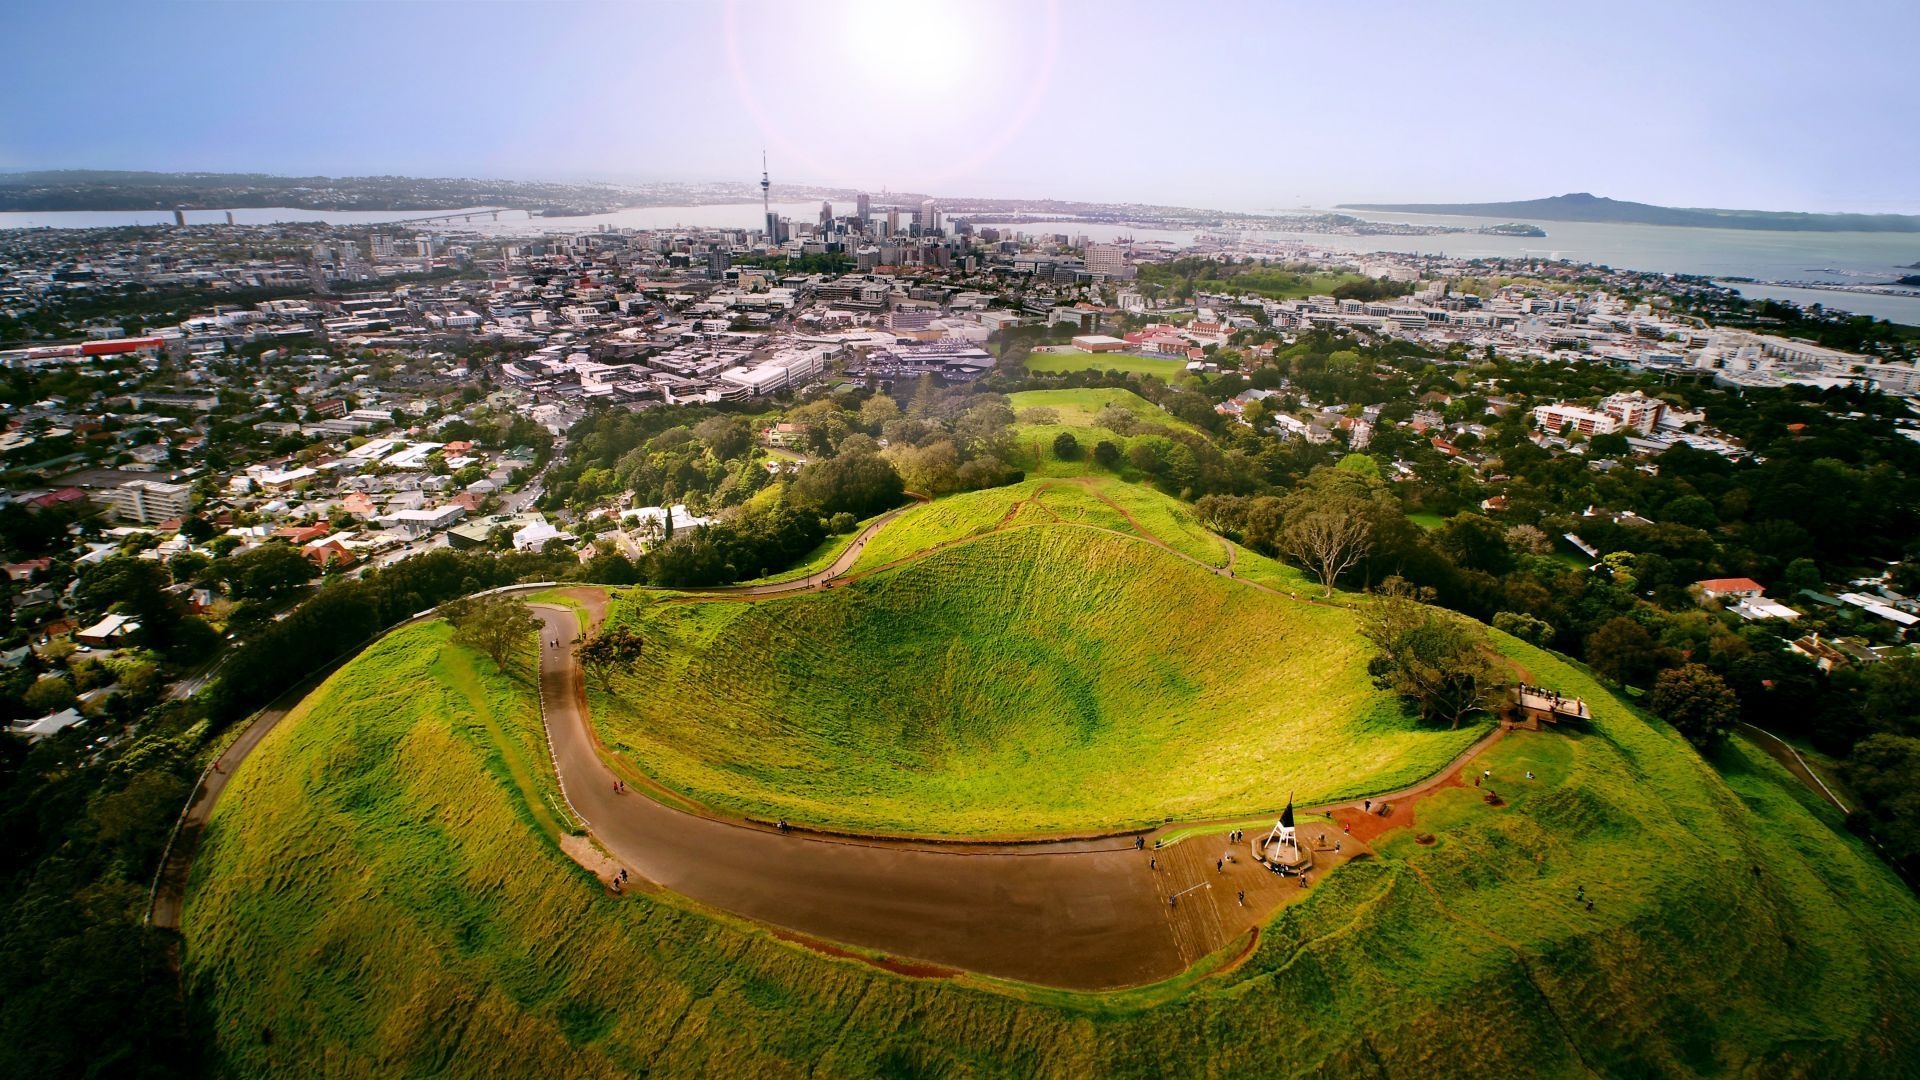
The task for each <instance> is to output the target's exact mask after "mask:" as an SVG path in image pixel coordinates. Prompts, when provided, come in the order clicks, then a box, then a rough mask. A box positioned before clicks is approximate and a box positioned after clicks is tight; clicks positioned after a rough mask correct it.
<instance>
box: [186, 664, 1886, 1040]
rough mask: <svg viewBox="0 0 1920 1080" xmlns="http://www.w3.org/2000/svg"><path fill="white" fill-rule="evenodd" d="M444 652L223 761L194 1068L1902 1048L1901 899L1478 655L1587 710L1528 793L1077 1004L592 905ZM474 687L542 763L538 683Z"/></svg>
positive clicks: (1769, 798)
mask: <svg viewBox="0 0 1920 1080" xmlns="http://www.w3.org/2000/svg"><path fill="white" fill-rule="evenodd" d="M443 633H444V630H441V629H438V628H435V627H431V626H429V627H414V628H408V629H405V630H401V631H398V632H396V633H395V634H394V635H392V636H390V637H389V638H387V639H386V640H385V641H384V642H382V643H381V644H378V645H376V646H374V647H373V648H371V649H369V650H368V651H367V652H366V653H364V654H363V655H362V656H361V657H359V658H357V659H356V660H354V661H352V662H351V663H349V664H348V665H347V666H346V667H345V668H343V669H342V671H341V672H339V673H338V674H336V675H335V676H334V677H333V678H332V679H330V680H329V681H328V682H327V683H326V684H325V685H323V686H322V687H321V689H320V690H318V691H316V693H315V695H314V696H313V697H312V698H311V699H310V701H309V702H308V703H307V704H305V705H303V706H301V707H300V708H298V709H297V710H296V711H295V712H294V714H293V715H291V716H289V717H288V719H287V720H286V721H283V722H282V724H281V725H280V726H279V728H277V729H276V730H275V731H274V732H273V733H272V734H271V735H270V736H269V737H268V738H267V739H266V740H265V741H264V742H263V743H262V744H261V746H260V747H259V748H258V749H257V750H256V751H255V752H254V755H253V756H250V757H249V759H248V760H247V761H246V763H245V764H244V765H243V766H242V767H241V768H240V769H239V770H237V771H236V773H235V775H234V778H233V782H232V785H231V786H230V787H229V789H228V791H227V793H226V795H225V797H224V798H223V799H222V801H221V803H220V806H219V808H218V810H217V811H216V813H215V815H214V821H213V827H212V828H211V829H210V831H209V832H208V834H207V836H206V840H205V843H204V845H203V846H202V848H201V851H200V855H199V859H198V861H197V863H196V865H195V868H194V874H193V878H192V882H191V887H190V891H189V895H188V904H187V908H186V917H185V926H184V930H183V936H182V951H181V961H182V966H183V981H184V985H185V988H186V991H187V993H188V995H189V997H190V1004H191V1006H192V1009H193V1013H194V1015H196V1016H199V1017H202V1018H204V1019H203V1023H204V1037H205V1039H206V1046H207V1053H208V1056H209V1061H208V1065H209V1071H210V1072H212V1073H215V1074H218V1075H235V1076H263V1075H286V1074H317V1073H325V1074H327V1075H331V1076H389V1075H421V1074H434V1075H446V1076H454V1077H491V1076H499V1075H542V1076H561V1075H564V1076H578V1077H612V1076H632V1075H655V1076H681V1075H734V1076H791V1075H814V1076H883V1075H885V1076H905V1075H917V1076H947V1075H971V1076H1006V1077H1036V1076H1037V1077H1080V1076H1140V1077H1147V1076H1198V1075H1218V1076H1241V1075H1273V1074H1275V1073H1276V1072H1285V1073H1287V1074H1327V1075H1365V1076H1378V1075H1467V1074H1474V1075H1570V1074H1587V1073H1599V1074H1603V1075H1614V1076H1621V1075H1633V1076H1697V1075H1702V1074H1725V1073H1743V1074H1763V1075H1807V1076H1890V1075H1899V1074H1901V1073H1903V1072H1905V1071H1907V1069H1908V1066H1909V1065H1910V1064H1911V1062H1912V1061H1914V1060H1915V1055H1916V1054H1920V1033H1916V1030H1915V1029H1914V1027H1913V1026H1912V1025H1911V1024H1910V1023H1909V1022H1908V1020H1909V1018H1910V1017H1911V1015H1912V1014H1913V1011H1914V1010H1915V1008H1916V1007H1920V903H1916V901H1915V899H1914V897H1913V896H1912V894H1911V893H1909V892H1908V891H1907V890H1906V889H1904V888H1903V887H1902V886H1901V885H1900V884H1899V883H1898V882H1897V880H1895V879H1894V877H1893V875H1892V874H1891V873H1890V872H1888V871H1887V870H1886V869H1885V867H1884V866H1882V865H1880V864H1879V863H1877V862H1875V861H1874V860H1873V859H1872V858H1871V857H1870V856H1869V855H1867V854H1866V852H1865V851H1864V849H1863V848H1862V846H1861V843H1860V842H1859V841H1858V840H1857V839H1855V838H1853V837H1851V836H1848V835H1846V834H1844V833H1842V832H1838V831H1835V830H1834V829H1833V828H1832V823H1831V819H1830V818H1827V817H1823V816H1822V813H1821V811H1820V810H1819V807H1818V804H1817V802H1810V801H1809V799H1808V797H1807V793H1806V792H1805V790H1804V788H1799V787H1798V785H1797V784H1796V783H1795V782H1794V781H1793V780H1792V779H1791V778H1790V777H1789V776H1787V774H1786V773H1785V772H1784V770H1781V769H1780V768H1779V767H1778V766H1777V765H1776V764H1774V763H1773V762H1772V761H1770V760H1769V759H1767V758H1766V757H1765V755H1764V754H1761V753H1759V752H1758V751H1754V750H1752V749H1751V748H1746V749H1742V748H1740V746H1739V744H1737V743H1736V744H1734V746H1733V748H1731V749H1730V750H1729V751H1727V752H1723V753H1722V754H1720V755H1716V757H1715V759H1714V765H1715V766H1717V767H1718V768H1717V771H1716V768H1715V767H1713V766H1710V765H1709V764H1708V763H1707V762H1704V761H1702V760H1701V759H1700V758H1699V756H1698V755H1696V754H1694V753H1693V752H1692V751H1691V750H1690V749H1689V748H1687V747H1686V746H1685V745H1684V743H1683V742H1682V741H1681V740H1679V739H1678V737H1677V736H1675V735H1674V734H1673V733H1672V732H1671V731H1669V730H1667V729H1666V728H1665V727H1664V726H1663V725H1658V724H1655V723H1650V722H1648V721H1647V720H1645V719H1644V718H1642V717H1640V716H1639V715H1638V714H1637V713H1636V712H1635V711H1634V710H1633V709H1632V708H1631V707H1630V706H1628V705H1626V704H1625V703H1622V702H1620V701H1618V700H1616V699H1614V698H1612V697H1611V696H1610V695H1608V694H1607V693H1606V692H1605V691H1604V690H1603V689H1602V688H1600V687H1599V686H1598V685H1596V684H1593V683H1592V682H1591V681H1590V680H1588V679H1587V678H1586V677H1585V676H1584V675H1583V674H1582V673H1580V671H1579V670H1578V669H1577V668H1576V667H1574V666H1573V665H1570V664H1567V663H1565V662H1564V661H1562V660H1561V659H1560V658H1558V657H1554V656H1552V655H1550V654H1547V653H1544V652H1541V651H1539V650H1536V649H1532V648H1530V647H1527V646H1524V645H1520V644H1519V643H1517V642H1514V641H1512V640H1511V639H1506V638H1504V637H1502V638H1499V639H1498V640H1499V641H1500V645H1501V648H1502V649H1503V651H1506V652H1508V653H1509V654H1510V655H1512V656H1514V657H1515V658H1516V659H1518V660H1520V661H1521V662H1522V663H1524V664H1525V665H1526V666H1527V667H1528V668H1529V670H1531V671H1533V672H1535V674H1536V678H1537V679H1538V680H1539V681H1542V682H1545V683H1547V684H1548V685H1552V686H1556V687H1558V688H1560V689H1562V690H1565V691H1567V692H1571V693H1578V694H1583V695H1589V701H1590V703H1591V704H1592V706H1593V711H1594V722H1593V725H1592V727H1591V729H1589V730H1585V731H1573V732H1568V733H1561V732H1547V733H1541V734H1537V735H1535V734H1527V733H1519V734H1515V735H1510V736H1509V737H1508V738H1507V739H1506V740H1504V741H1503V742H1501V743H1500V744H1498V745H1497V746H1496V747H1495V748H1494V750H1493V751H1492V752H1491V753H1490V754H1489V755H1488V757H1487V766H1486V767H1492V768H1494V769H1495V774H1496V777H1506V776H1508V775H1509V774H1510V771H1511V770H1512V769H1516V768H1517V769H1524V768H1527V767H1536V766H1537V767H1536V769H1535V771H1536V773H1537V775H1538V776H1539V777H1540V779H1539V780H1538V781H1537V784H1536V786H1532V787H1527V788H1525V789H1524V790H1523V789H1510V788H1509V787H1507V786H1502V788H1501V791H1502V794H1503V795H1505V794H1509V792H1510V791H1511V793H1512V796H1513V801H1512V802H1511V804H1510V805H1509V806H1507V807H1505V808H1502V809H1493V808H1490V807H1486V806H1485V805H1484V804H1479V803H1474V802H1472V801H1471V800H1470V799H1468V800H1465V801H1463V802H1462V803H1461V805H1459V806H1456V807H1453V808H1451V809H1450V810H1447V811H1445V812H1443V811H1442V810H1440V809H1437V808H1436V809H1432V810H1431V812H1429V808H1428V807H1426V806H1424V805H1423V806H1422V808H1421V811H1420V813H1421V815H1422V816H1421V819H1420V822H1419V823H1418V825H1417V826H1416V828H1417V830H1420V831H1432V832H1434V833H1435V835H1436V842H1435V843H1433V844H1432V845H1420V844H1416V843H1414V841H1413V838H1412V835H1410V831H1407V832H1402V833H1397V834H1389V836H1388V837H1385V838H1382V840H1381V842H1380V843H1378V844H1377V845H1376V852H1377V854H1376V855H1375V856H1374V857H1373V858H1367V859H1359V860H1355V861H1354V862H1351V863H1348V864H1347V865H1345V866H1343V867H1341V868H1340V869H1338V870H1336V871H1334V872H1332V873H1331V874H1329V875H1327V876H1326V877H1324V878H1321V879H1317V880H1316V882H1315V886H1314V888H1313V890H1312V894H1311V895H1310V896H1309V897H1307V898H1306V899H1305V900H1304V901H1302V902H1301V903H1299V904H1296V905H1292V906H1289V907H1287V908H1285V909H1283V911H1282V912H1281V913H1280V915H1279V916H1277V917H1276V918H1275V919H1274V920H1273V921H1271V922H1270V923H1269V924H1268V925H1267V926H1266V927H1264V928H1263V933H1262V934H1261V935H1260V936H1259V939H1258V942H1257V944H1256V945H1255V947H1254V948H1253V951H1252V953H1251V954H1250V955H1248V956H1247V957H1245V958H1244V960H1243V961H1241V962H1240V963H1238V964H1237V965H1232V966H1227V965H1223V964H1221V963H1220V962H1219V961H1218V959H1217V958H1210V959H1209V960H1208V961H1206V962H1203V963H1202V964H1201V965H1200V967H1199V968H1198V969H1197V970H1196V973H1194V974H1190V975H1189V976H1186V977H1183V978H1180V979H1175V980H1169V982H1167V983H1163V984H1158V985H1156V986H1150V987H1143V988H1140V989H1136V990H1128V991H1121V992H1117V993H1112V994H1101V995H1089V994H1077V993H1072V992H1068V991H1059V990H1046V989H1040V988H1033V987H1023V986H1019V985H1015V984H1007V983H1001V982H995V981H992V980H986V979H980V978H977V977H972V976H961V977H959V978H957V979H953V980H937V979H936V980H929V979H912V978H905V977H901V976H897V975H893V974H890V973H887V972H884V971H882V970H879V969H878V968H876V967H874V966H872V965H870V964H868V963H866V962H863V961H862V960H860V959H857V958H850V959H836V958H830V957H826V956H822V955H819V954H817V953H815V952H812V951H809V950H807V949H805V948H803V947H801V946H798V945H794V944H789V943H787V942H784V941H781V940H778V939H776V938H775V937H774V936H773V935H771V934H769V933H767V932H765V931H764V930H761V929H758V928H755V927H752V926H750V925H746V924H743V923H741V922H740V921H738V920H734V919H731V918H727V917H723V916H715V915H712V914H709V913H703V912H702V911H700V910H698V909H697V908H695V907H694V906H693V905H691V904H688V903H686V902H684V901H681V900H679V899H677V898H675V897H674V896H673V895H672V894H670V893H663V894H657V895H643V894H639V893H637V892H636V893H630V894H629V895H628V896H627V897H625V898H615V897H611V896H608V895H606V894H605V893H604V891H603V890H601V889H600V888H599V886H598V885H597V883H596V882H594V881H593V880H592V879H591V878H590V877H588V875H586V874H585V873H584V872H583V871H581V870H579V869H578V868H577V867H576V866H575V865H574V864H573V863H572V862H570V861H569V860H568V859H566V858H565V856H563V855H562V854H561V853H560V852H559V851H558V850H556V848H555V845H554V843H553V841H552V839H551V836H550V834H549V833H548V832H547V831H546V830H545V829H544V828H543V827H542V826H541V825H540V824H539V822H538V821H537V820H535V818H534V817H533V816H532V815H531V814H530V813H529V811H528V807H527V802H526V799H525V797H524V795H523V794H522V792H521V789H520V787H519V785H518V783H517V782H516V780H515V779H514V777H513V776H512V775H511V774H510V773H509V772H507V771H505V770H502V769H501V768H499V767H497V766H496V765H495V764H494V760H495V758H496V755H497V753H498V751H497V750H496V749H495V748H494V746H493V744H492V742H491V737H490V736H489V735H487V734H485V733H484V732H480V731H476V730H475V728H474V725H473V723H472V722H471V720H472V718H471V717H470V716H469V715H468V714H467V712H466V711H465V710H466V709H467V708H469V707H470V703H471V700H472V699H471V698H470V696H469V694H468V692H467V691H466V690H465V689H462V688H461V687H460V686H458V685H456V684H457V683H458V682H459V681H460V680H459V679H458V678H455V677H454V675H453V671H454V669H453V668H451V667H450V666H449V665H448V664H446V663H442V662H439V658H440V656H441V655H442V652H441V651H440V650H441V646H440V645H439V644H438V643H437V638H436V635H438V634H443ZM470 663H471V665H472V668H473V670H474V672H475V678H476V679H477V685H479V686H480V687H482V688H483V698H482V700H483V701H484V702H485V703H486V705H487V709H488V711H489V712H491V713H492V714H493V715H494V716H495V717H496V718H497V719H498V721H499V726H500V727H501V728H502V729H503V730H504V731H505V732H506V733H507V737H508V738H509V739H510V740H511V741H512V742H513V744H514V745H521V746H525V745H531V744H532V743H533V741H534V740H536V739H538V738H539V737H540V732H539V727H538V720H537V713H536V711H535V710H536V704H535V699H534V694H533V690H532V687H531V686H530V685H529V684H528V683H527V682H526V681H525V680H524V679H521V678H518V677H508V678H502V677H500V676H498V675H496V674H494V673H493V672H492V669H491V666H490V664H489V663H488V662H487V661H485V660H480V659H477V658H470ZM402 683H404V686H405V691H406V692H405V693H402V692H400V691H399V689H398V687H399V684H402ZM463 701H466V702H469V705H468V706H462V705H461V704H460V703H461V702H463ZM530 765H531V767H532V768H534V769H536V770H538V771H540V772H542V773H545V778H544V781H545V782H550V780H551V774H550V772H548V771H547V770H548V769H549V765H548V763H547V759H545V758H544V757H537V758H534V759H532V760H531V761H530ZM1506 782H1507V781H1506V780H1505V779H1502V780H1501V783H1502V784H1503V785H1505V784H1506ZM1754 867H1758V868H1759V869H1760V872H1759V873H1758V874H1756V873H1754V871H1753V868H1754ZM769 884H770V887H777V883H769ZM1581 889H1584V895H1586V896H1590V897H1593V898H1594V899H1595V901H1596V903H1595V907H1594V909H1593V910H1592V911H1587V910H1586V909H1585V907H1584V904H1582V903H1577V902H1576V901H1575V900H1574V897H1575V896H1576V894H1577V890H1581ZM850 955H851V956H854V957H857V956H858V953H857V952H854V951H850ZM1205 971H1213V972H1215V974H1212V975H1211V976H1210V977H1206V978H1200V977H1198V973H1199V972H1205ZM1276 1063H1283V1067H1280V1068H1276Z"/></svg>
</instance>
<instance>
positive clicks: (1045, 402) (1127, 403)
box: [1007, 386, 1194, 431]
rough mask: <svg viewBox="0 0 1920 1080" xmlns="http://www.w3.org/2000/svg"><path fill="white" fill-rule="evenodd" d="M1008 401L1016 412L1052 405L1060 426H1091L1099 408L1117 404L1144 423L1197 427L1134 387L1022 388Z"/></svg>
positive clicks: (1180, 428)
mask: <svg viewBox="0 0 1920 1080" xmlns="http://www.w3.org/2000/svg"><path fill="white" fill-rule="evenodd" d="M1007 404H1008V405H1010V406H1012V407H1013V411H1014V414H1015V415H1016V416H1017V415H1019V413H1020V410H1022V409H1052V410H1054V411H1055V412H1057V413H1059V414H1060V426H1062V427H1068V428H1091V427H1093V426H1094V417H1096V416H1098V415H1099V414H1100V410H1102V409H1104V408H1106V407H1107V406H1109V405H1114V406H1118V407H1120V408H1122V409H1125V410H1126V411H1128V412H1130V413H1133V414H1134V415H1135V416H1137V417H1139V418H1140V420H1141V421H1142V422H1143V423H1147V424H1153V425H1156V426H1159V427H1164V428H1175V429H1177V430H1181V431H1192V430H1194V427H1193V425H1192V424H1189V423H1187V422H1186V421H1185V420H1182V419H1180V418H1179V417H1177V416H1174V415H1173V414H1172V413H1169V412H1167V411H1166V410H1165V409H1162V408H1161V407H1160V406H1158V405H1155V404H1154V403H1153V402H1151V401H1148V400H1147V399H1146V398H1143V397H1141V396H1140V395H1139V394H1136V393H1134V392H1133V391H1131V390H1116V389H1112V388H1107V387H1097V386H1088V387H1077V388H1074V389H1070V390H1022V391H1020V392H1019V393H1015V394H1008V395H1007ZM1100 430H1105V429H1104V428H1102V429H1100Z"/></svg>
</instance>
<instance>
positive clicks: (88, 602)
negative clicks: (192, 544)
mask: <svg viewBox="0 0 1920 1080" xmlns="http://www.w3.org/2000/svg"><path fill="white" fill-rule="evenodd" d="M169 584H171V581H170V579H169V576H168V574H167V572H166V570H165V569H164V568H163V567H161V565H160V564H159V563H157V562H153V561H150V560H147V559H130V558H127V557H125V556H118V557H115V558H111V559H108V560H106V561H105V562H103V563H101V564H100V565H98V566H96V567H94V568H93V569H92V570H90V571H88V572H87V573H86V575H85V576H83V577H82V578H81V579H80V584H79V586H78V588H76V589H75V591H74V598H75V599H77V600H78V601H79V602H80V605H81V607H83V608H90V609H94V610H100V609H104V608H107V607H113V608H115V609H117V610H119V611H122V612H124V613H126V614H128V615H131V616H132V617H134V618H135V619H138V620H139V621H140V630H141V632H142V634H143V635H144V636H145V637H146V639H147V640H148V641H156V642H164V641H166V640H167V638H168V636H169V635H170V634H172V633H173V631H174V629H175V627H176V626H178V625H179V622H180V618H181V616H182V615H183V614H184V610H183V608H182V605H181V604H180V602H179V601H178V600H176V599H175V598H174V597H173V595H172V594H171V593H168V592H167V591H166V590H167V586H168V585H169Z"/></svg>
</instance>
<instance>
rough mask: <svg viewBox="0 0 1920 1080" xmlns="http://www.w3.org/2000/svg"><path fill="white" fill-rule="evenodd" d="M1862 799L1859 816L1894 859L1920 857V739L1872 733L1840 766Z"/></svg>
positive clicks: (1910, 859) (1843, 774) (1910, 860)
mask: <svg viewBox="0 0 1920 1080" xmlns="http://www.w3.org/2000/svg"><path fill="white" fill-rule="evenodd" d="M1840 770H1841V776H1842V777H1844V778H1845V779H1846V781H1847V783H1848V784H1849V785H1851V786H1852V787H1853V789H1854V790H1855V791H1857V792H1859V793H1860V795H1861V797H1862V798H1864V799H1865V800H1866V806H1865V808H1864V809H1863V810H1862V811H1857V813H1859V814H1860V816H1861V817H1863V818H1864V819H1865V820H1866V821H1867V822H1869V823H1871V827H1872V829H1873V832H1874V833H1875V835H1877V836H1878V837H1879V838H1880V840H1881V842H1882V843H1884V844H1886V845H1887V850H1888V851H1890V852H1892V854H1893V856H1894V857H1895V858H1897V859H1900V860H1902V861H1903V862H1906V863H1908V864H1909V866H1911V864H1912V863H1913V861H1914V860H1915V859H1920V739H1915V738H1909V737H1907V736H1905V735H1870V736H1868V737H1867V738H1865V739H1862V740H1860V742H1859V743H1858V744H1857V745H1856V746H1854V748H1853V754H1852V755H1851V756H1850V757H1849V759H1848V760H1847V761H1846V763H1845V764H1843V765H1842V766H1841V767H1840Z"/></svg>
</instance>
